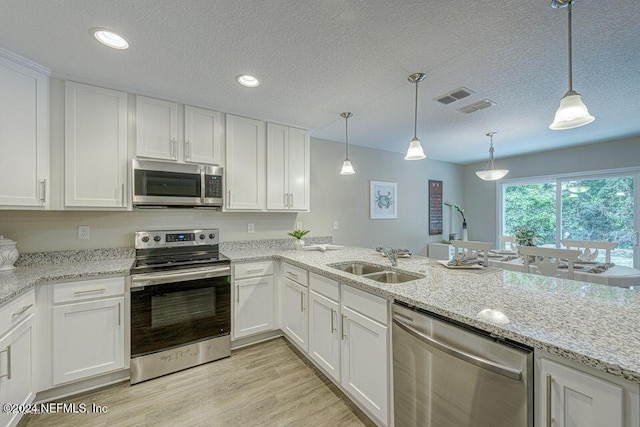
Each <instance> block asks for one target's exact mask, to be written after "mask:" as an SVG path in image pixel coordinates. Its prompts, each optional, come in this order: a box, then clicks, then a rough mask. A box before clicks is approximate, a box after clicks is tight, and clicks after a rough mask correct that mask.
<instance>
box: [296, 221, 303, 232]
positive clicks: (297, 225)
mask: <svg viewBox="0 0 640 427" xmlns="http://www.w3.org/2000/svg"><path fill="white" fill-rule="evenodd" d="M296 230H302V221H296Z"/></svg>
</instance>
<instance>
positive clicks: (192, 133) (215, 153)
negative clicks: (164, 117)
mask: <svg viewBox="0 0 640 427" xmlns="http://www.w3.org/2000/svg"><path fill="white" fill-rule="evenodd" d="M221 146H222V114H220V113H218V112H216V111H209V110H203V109H202V108H196V107H190V106H188V105H186V106H185V107H184V148H183V152H182V153H183V158H184V161H185V162H193V163H206V164H211V165H219V164H221V160H222V159H221V158H220V147H221Z"/></svg>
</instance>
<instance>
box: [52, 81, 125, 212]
mask: <svg viewBox="0 0 640 427" xmlns="http://www.w3.org/2000/svg"><path fill="white" fill-rule="evenodd" d="M64 103H65V128H64V134H65V139H64V158H65V164H64V174H65V185H64V189H65V191H64V195H65V206H74V207H126V197H125V195H126V194H125V192H126V182H127V94H126V93H124V92H118V91H115V90H110V89H103V88H99V87H95V86H88V85H84V84H80V83H74V82H66V83H65V100H64Z"/></svg>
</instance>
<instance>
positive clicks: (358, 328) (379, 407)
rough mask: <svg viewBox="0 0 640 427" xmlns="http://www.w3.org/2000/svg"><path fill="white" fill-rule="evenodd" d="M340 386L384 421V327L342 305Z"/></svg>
mask: <svg viewBox="0 0 640 427" xmlns="http://www.w3.org/2000/svg"><path fill="white" fill-rule="evenodd" d="M341 327H342V382H341V383H342V386H343V387H344V388H345V389H346V390H347V391H348V392H349V393H350V394H351V395H352V396H353V397H354V398H355V399H356V400H357V401H358V402H360V403H361V404H362V405H363V406H364V407H366V408H367V409H368V410H369V412H371V414H373V415H375V416H376V418H378V419H379V420H380V421H382V423H383V424H385V425H386V424H387V400H388V379H387V360H388V351H387V331H388V328H387V327H386V326H383V325H381V324H380V323H378V322H376V321H374V320H371V319H369V318H368V317H365V316H363V315H361V314H359V313H357V312H355V311H353V310H351V309H350V308H349V307H345V306H342V324H341Z"/></svg>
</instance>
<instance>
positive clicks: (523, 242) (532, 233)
mask: <svg viewBox="0 0 640 427" xmlns="http://www.w3.org/2000/svg"><path fill="white" fill-rule="evenodd" d="M513 235H514V236H515V238H516V243H517V244H518V246H535V245H536V237H537V236H536V230H534V229H533V228H531V227H529V226H527V225H519V226H517V227H516V228H515V230H514V233H513Z"/></svg>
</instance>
